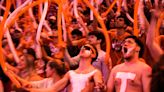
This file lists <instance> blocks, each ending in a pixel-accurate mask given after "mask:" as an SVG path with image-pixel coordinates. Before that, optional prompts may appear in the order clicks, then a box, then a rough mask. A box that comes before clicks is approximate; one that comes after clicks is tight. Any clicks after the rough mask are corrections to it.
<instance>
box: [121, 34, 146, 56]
mask: <svg viewBox="0 0 164 92" xmlns="http://www.w3.org/2000/svg"><path fill="white" fill-rule="evenodd" d="M128 38H132V39H134V41H135V43H137V45H138V46H139V47H140V51H139V57H142V55H143V53H144V45H143V43H142V42H141V40H139V39H138V38H137V37H136V36H133V35H131V36H127V37H125V39H128ZM125 39H124V40H125Z"/></svg>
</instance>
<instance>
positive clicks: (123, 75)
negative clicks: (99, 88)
mask: <svg viewBox="0 0 164 92" xmlns="http://www.w3.org/2000/svg"><path fill="white" fill-rule="evenodd" d="M142 48H143V46H142V44H141V42H140V40H138V38H137V37H135V36H128V37H126V38H125V40H124V43H123V47H122V53H123V57H124V61H125V62H124V63H122V64H119V65H116V66H115V67H114V68H113V69H112V71H111V74H110V77H109V80H108V84H107V90H108V92H113V90H114V88H115V90H116V92H150V80H151V78H150V77H149V76H150V74H151V68H150V66H148V65H147V64H146V63H144V62H141V61H140V60H139V55H141V54H142V51H143V50H142Z"/></svg>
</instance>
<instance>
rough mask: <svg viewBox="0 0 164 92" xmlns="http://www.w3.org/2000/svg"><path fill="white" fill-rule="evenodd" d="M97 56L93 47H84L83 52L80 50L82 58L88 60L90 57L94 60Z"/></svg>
mask: <svg viewBox="0 0 164 92" xmlns="http://www.w3.org/2000/svg"><path fill="white" fill-rule="evenodd" d="M95 55H96V52H95V50H94V49H93V47H91V46H90V45H88V44H87V45H84V46H82V47H81V50H80V56H81V57H84V58H88V57H91V58H94V57H95Z"/></svg>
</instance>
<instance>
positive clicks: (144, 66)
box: [139, 62, 152, 72]
mask: <svg viewBox="0 0 164 92" xmlns="http://www.w3.org/2000/svg"><path fill="white" fill-rule="evenodd" d="M139 66H142V67H140V68H141V69H142V71H143V72H144V71H147V72H151V70H152V68H151V67H150V66H149V65H148V64H146V63H144V62H139Z"/></svg>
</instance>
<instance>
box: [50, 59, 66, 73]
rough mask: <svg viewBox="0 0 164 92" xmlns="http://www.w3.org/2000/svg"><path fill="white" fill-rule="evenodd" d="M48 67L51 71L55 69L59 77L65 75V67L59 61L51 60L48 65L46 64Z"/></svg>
mask: <svg viewBox="0 0 164 92" xmlns="http://www.w3.org/2000/svg"><path fill="white" fill-rule="evenodd" d="M48 66H49V67H50V68H51V69H55V70H56V72H57V74H59V75H60V76H62V75H64V74H65V73H66V69H65V68H66V67H65V64H64V63H63V62H62V61H61V60H58V61H56V60H51V61H50V62H49V63H48Z"/></svg>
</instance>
